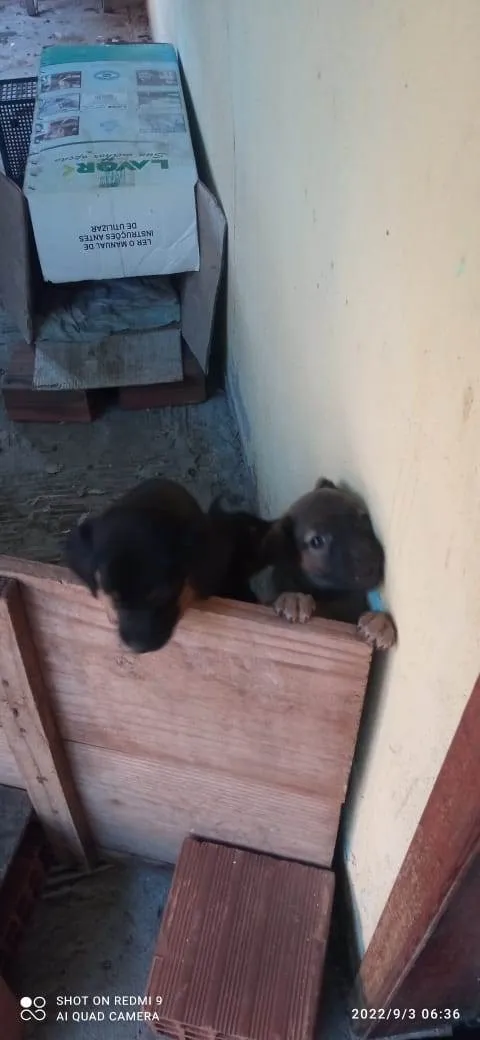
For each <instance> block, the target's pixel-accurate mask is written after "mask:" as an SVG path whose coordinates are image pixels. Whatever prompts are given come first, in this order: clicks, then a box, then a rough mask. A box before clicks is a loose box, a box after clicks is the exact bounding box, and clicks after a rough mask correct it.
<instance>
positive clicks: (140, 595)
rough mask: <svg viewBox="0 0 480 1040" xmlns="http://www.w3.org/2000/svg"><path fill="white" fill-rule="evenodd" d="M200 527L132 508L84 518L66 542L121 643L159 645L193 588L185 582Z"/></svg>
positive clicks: (141, 647)
mask: <svg viewBox="0 0 480 1040" xmlns="http://www.w3.org/2000/svg"><path fill="white" fill-rule="evenodd" d="M201 534H202V532H201V530H199V531H198V532H197V531H196V530H195V531H194V530H193V528H192V526H191V525H188V526H187V525H185V524H182V523H181V522H180V521H179V519H178V518H175V517H173V516H169V515H168V514H166V515H158V514H153V513H149V512H148V511H139V510H137V509H135V508H122V509H111V510H107V512H106V513H104V514H103V515H101V516H99V517H96V518H89V517H87V519H86V520H84V521H83V522H82V523H81V524H80V525H79V526H78V527H77V528H76V530H75V531H73V532H72V534H71V535H70V538H69V539H68V542H67V562H68V565H69V567H70V568H71V570H73V571H74V573H75V574H77V576H78V577H79V578H80V579H81V580H82V581H83V582H84V583H85V584H86V585H87V586H88V588H89V589H90V591H91V592H92V594H93V595H94V596H97V595H98V594H100V595H102V596H103V597H105V598H106V601H107V604H108V607H109V613H111V614H113V616H114V617H115V621H116V624H117V627H118V631H119V635H120V638H121V640H122V642H123V643H124V644H125V645H126V646H127V647H128V648H129V649H130V650H133V651H134V652H135V653H150V652H152V651H154V650H160V649H161V648H162V647H163V646H165V644H166V643H167V642H168V640H169V639H170V638H171V636H172V635H173V631H174V629H175V626H176V624H177V622H178V621H179V620H180V617H181V616H182V614H183V613H184V612H185V610H186V609H187V607H188V605H189V604H190V602H192V601H193V599H195V593H194V591H193V589H192V588H191V586H190V585H189V582H188V577H189V574H190V570H191V560H192V557H193V556H194V555H195V553H196V552H197V551H198V546H197V537H198V539H201Z"/></svg>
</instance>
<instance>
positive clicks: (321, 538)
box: [308, 534, 327, 549]
mask: <svg viewBox="0 0 480 1040" xmlns="http://www.w3.org/2000/svg"><path fill="white" fill-rule="evenodd" d="M326 544H327V539H326V538H325V535H323V534H314V535H312V537H311V538H310V540H309V543H308V547H309V549H324V548H325V545H326Z"/></svg>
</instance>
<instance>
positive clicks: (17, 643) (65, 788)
mask: <svg viewBox="0 0 480 1040" xmlns="http://www.w3.org/2000/svg"><path fill="white" fill-rule="evenodd" d="M0 713H1V719H2V726H3V729H4V732H5V736H6V738H7V741H8V744H9V747H10V750H11V752H12V754H13V755H14V757H15V760H16V763H17V767H18V769H19V772H20V773H21V775H22V777H23V780H24V785H25V787H26V790H27V791H28V794H29V796H30V800H31V802H32V805H33V808H34V809H35V811H36V813H37V816H38V818H39V820H40V822H41V823H42V825H43V827H44V829H45V831H46V833H47V835H48V837H49V839H50V841H51V843H52V845H53V846H54V848H55V850H56V852H57V854H58V855H60V856H62V857H63V858H65V857H68V856H71V857H75V858H78V859H81V860H83V861H84V862H86V863H88V862H89V861H90V859H91V858H92V841H91V835H90V830H89V826H88V824H87V821H86V818H85V816H84V813H83V808H82V806H81V803H80V800H79V797H78V794H77V791H76V789H75V786H74V783H73V779H72V775H71V771H70V767H69V763H68V760H67V757H66V754H65V748H64V744H63V741H62V739H61V737H60V734H59V731H58V728H57V725H56V721H55V716H54V713H53V711H52V706H51V703H50V700H49V697H48V693H47V690H46V688H45V684H44V681H43V675H42V666H41V663H40V660H39V657H38V653H37V649H36V646H35V644H34V642H33V639H32V635H31V632H30V628H29V623H28V617H27V613H26V611H25V608H24V604H23V601H22V595H21V589H20V586H19V584H18V582H15V581H13V580H12V579H8V578H7V579H5V578H1V579H0Z"/></svg>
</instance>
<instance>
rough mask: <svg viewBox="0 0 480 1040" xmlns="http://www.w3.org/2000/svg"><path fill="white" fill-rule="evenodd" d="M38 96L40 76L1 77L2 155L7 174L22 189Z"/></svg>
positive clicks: (0, 120) (0, 147)
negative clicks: (21, 77)
mask: <svg viewBox="0 0 480 1040" xmlns="http://www.w3.org/2000/svg"><path fill="white" fill-rule="evenodd" d="M36 96H37V78H36V76H28V77H27V78H24V79H3V80H0V155H1V157H2V162H3V168H4V170H5V173H6V175H7V177H10V180H12V181H15V184H18V186H19V187H20V188H21V187H22V186H23V178H24V176H25V167H26V164H27V156H28V149H29V147H30V138H31V136H32V127H33V111H34V107H35V99H36Z"/></svg>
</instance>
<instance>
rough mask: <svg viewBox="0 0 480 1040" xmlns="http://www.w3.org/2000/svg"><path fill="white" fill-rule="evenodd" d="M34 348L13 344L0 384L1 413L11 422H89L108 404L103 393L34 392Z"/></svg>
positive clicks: (107, 396) (22, 342)
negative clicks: (3, 410)
mask: <svg viewBox="0 0 480 1040" xmlns="http://www.w3.org/2000/svg"><path fill="white" fill-rule="evenodd" d="M34 367H35V355H34V348H33V347H31V346H29V345H28V344H27V343H25V342H24V341H23V340H20V341H19V342H17V343H15V345H14V346H13V349H12V354H11V357H10V363H9V366H8V371H7V373H6V376H5V379H4V383H3V400H4V403H5V410H6V412H7V415H8V417H9V419H11V420H12V422H82V423H84V422H86V423H89V422H93V421H94V419H97V418H98V416H99V415H101V414H102V412H103V411H104V409H105V407H106V405H107V404H108V401H109V395H108V392H106V391H104V390H36V389H35V387H34V385H33V372H34Z"/></svg>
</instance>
